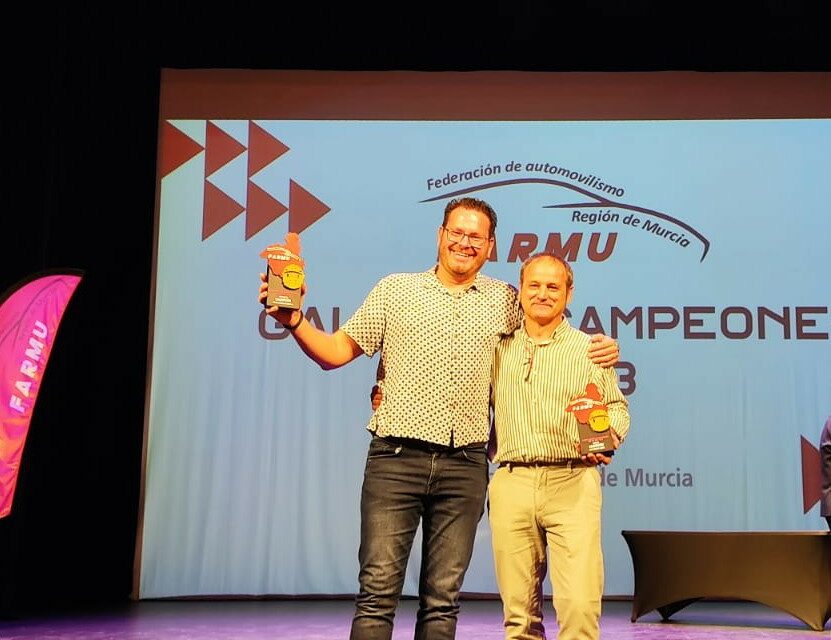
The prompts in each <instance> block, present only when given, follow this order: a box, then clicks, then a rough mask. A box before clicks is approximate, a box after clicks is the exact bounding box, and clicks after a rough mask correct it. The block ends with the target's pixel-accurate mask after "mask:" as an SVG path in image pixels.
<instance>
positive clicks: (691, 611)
mask: <svg viewBox="0 0 831 640" xmlns="http://www.w3.org/2000/svg"><path fill="white" fill-rule="evenodd" d="M547 605H548V606H547V608H546V616H547V619H549V621H550V622H549V625H548V626H547V636H548V638H549V640H553V638H555V637H556V628H555V625H554V623H553V610H552V609H551V602H550V600H549V601H548V603H547ZM352 606H353V605H352V602H351V601H349V600H233V601H228V600H224V601H204V600H199V601H142V602H137V603H131V604H129V605H125V606H124V607H121V608H118V609H112V610H108V611H100V612H89V613H84V614H72V615H68V614H54V615H50V616H37V617H31V618H24V619H17V620H0V639H2V640H35V639H37V640H70V639H71V640H110V639H112V640H266V639H268V640H274V639H276V638H280V639H282V638H286V639H292V640H345V639H346V638H348V636H349V624H350V620H351V616H352ZM415 610H416V603H415V601H414V600H410V599H408V600H404V601H403V602H402V603H401V605H400V607H399V612H398V616H397V618H396V627H395V631H394V632H393V639H394V640H410V639H411V638H412V637H413V625H414V616H415ZM631 611H632V603H631V601H626V600H615V601H607V602H604V603H603V617H602V621H601V636H602V638H603V640H713V639H718V640H739V639H740V640H774V639H776V640H779V639H782V640H785V639H787V640H796V639H802V638H805V639H806V640H807V639H813V640H818V639H819V638H829V637H831V633H829V627H831V624H829V625H826V628H825V630H823V631H811V630H810V629H809V628H808V627H807V626H805V625H804V624H803V623H801V622H800V621H799V620H797V619H795V618H792V617H790V616H788V615H787V614H785V613H782V612H780V611H776V610H773V609H770V608H768V607H765V606H764V605H760V604H757V603H752V602H711V601H703V602H697V603H694V604H692V605H690V606H689V607H687V608H686V609H684V610H683V611H681V612H679V613H677V614H675V616H674V617H673V618H672V620H671V621H670V622H662V621H661V618H660V616H659V615H658V613H656V612H652V613H649V614H647V615H645V616H643V617H642V618H640V619H639V620H638V621H637V622H630V620H629V618H630V615H631ZM456 638H457V640H502V638H503V633H502V618H501V604H500V602H499V601H498V600H465V601H464V602H463V603H462V613H461V616H460V618H459V627H458V631H457V634H456Z"/></svg>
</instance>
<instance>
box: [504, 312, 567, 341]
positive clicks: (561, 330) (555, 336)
mask: <svg viewBox="0 0 831 640" xmlns="http://www.w3.org/2000/svg"><path fill="white" fill-rule="evenodd" d="M526 321H527V320H526V318H524V317H523V319H522V324H521V325H520V326H519V329H517V332H518V333H519V334H520V335H521V336H522V339H523V340H526V341H527V342H531V343H533V344H535V345H537V346H539V347H542V346H545V345H547V344H551V343H552V342H555V341H559V340H561V339H562V337H563V335H564V334H565V332H566V331H568V329H569V328H570V327H571V325H570V324H569V322H568V318H566V317H563V319H562V321H561V322H560V324H558V325H557V328H556V329H554V331H552V332H551V335H550V336H549V337H548V338H546V339H545V340H542V341H540V342H537V341H536V340H534V339H533V338H531V336H529V335H528V332H527V331H526V330H525V323H526Z"/></svg>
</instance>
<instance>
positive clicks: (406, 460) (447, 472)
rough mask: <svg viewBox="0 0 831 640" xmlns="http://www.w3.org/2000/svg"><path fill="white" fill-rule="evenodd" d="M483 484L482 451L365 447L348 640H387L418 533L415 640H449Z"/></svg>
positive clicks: (384, 444)
mask: <svg viewBox="0 0 831 640" xmlns="http://www.w3.org/2000/svg"><path fill="white" fill-rule="evenodd" d="M487 484H488V465H487V459H486V456H485V449H484V447H468V448H460V449H445V450H441V448H438V447H432V446H430V445H428V444H427V443H423V444H421V445H420V444H418V443H417V442H415V443H406V444H405V443H402V442H401V441H397V442H390V441H388V440H386V439H384V438H378V437H374V438H373V439H372V442H371V443H370V445H369V453H368V454H367V461H366V470H365V471H364V484H363V489H362V492H361V548H360V551H359V553H358V560H359V561H360V567H361V568H360V573H359V575H358V580H359V583H360V592H359V594H358V596H357V598H356V611H355V617H354V619H353V620H352V633H351V635H350V639H351V640H389V638H391V637H392V626H393V619H394V617H395V609H396V606H397V605H398V600H399V598H400V596H401V590H402V588H403V585H404V575H405V572H406V569H407V560H408V558H409V556H410V549H411V548H412V545H413V538H414V537H415V533H416V530H417V529H418V524H419V520H420V521H421V527H422V536H423V540H422V549H421V573H420V576H419V586H418V592H419V593H418V600H419V606H418V616H417V619H416V627H415V638H416V640H428V639H429V640H452V639H453V638H454V637H455V635H456V618H457V616H458V613H459V591H460V590H461V588H462V580H463V579H464V576H465V572H466V571H467V567H468V565H469V564H470V558H471V555H472V553H473V542H474V540H475V538H476V526H477V524H478V522H479V519H480V518H481V517H482V513H483V511H484V504H485V495H486V491H487Z"/></svg>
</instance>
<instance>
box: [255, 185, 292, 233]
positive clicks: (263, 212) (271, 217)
mask: <svg viewBox="0 0 831 640" xmlns="http://www.w3.org/2000/svg"><path fill="white" fill-rule="evenodd" d="M247 204H248V212H247V213H246V215H245V239H246V240H249V239H250V238H251V237H253V236H254V235H256V234H258V233H259V232H260V231H262V230H263V229H265V228H266V227H267V226H268V225H269V224H271V223H272V222H274V221H275V220H276V219H277V218H279V217H280V216H281V215H283V214H284V213H285V212H286V211H288V208H287V207H286V205H284V204H283V203H282V202H280V201H279V200H277V199H276V198H273V197H272V196H270V195H269V194H268V193H266V192H265V191H263V190H262V189H260V187H258V186H257V185H256V184H254V183H253V182H251V180H249V181H248V203H247Z"/></svg>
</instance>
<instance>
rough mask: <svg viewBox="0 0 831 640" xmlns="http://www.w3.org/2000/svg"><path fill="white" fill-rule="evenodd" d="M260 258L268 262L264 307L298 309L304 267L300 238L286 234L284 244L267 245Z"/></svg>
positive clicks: (292, 234)
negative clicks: (266, 291)
mask: <svg viewBox="0 0 831 640" xmlns="http://www.w3.org/2000/svg"><path fill="white" fill-rule="evenodd" d="M260 257H261V258H265V259H266V260H267V261H268V271H267V274H266V275H267V282H268V296H267V297H266V299H265V302H264V304H265V306H266V307H282V308H283V309H299V308H300V288H301V286H302V285H303V277H304V274H303V267H304V266H305V263H304V262H303V259H302V258H301V257H300V236H299V235H297V234H296V233H287V234H286V241H285V244H272V245H269V246H268V247H266V248H265V249H264V250H263V252H262V253H261V254H260Z"/></svg>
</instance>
